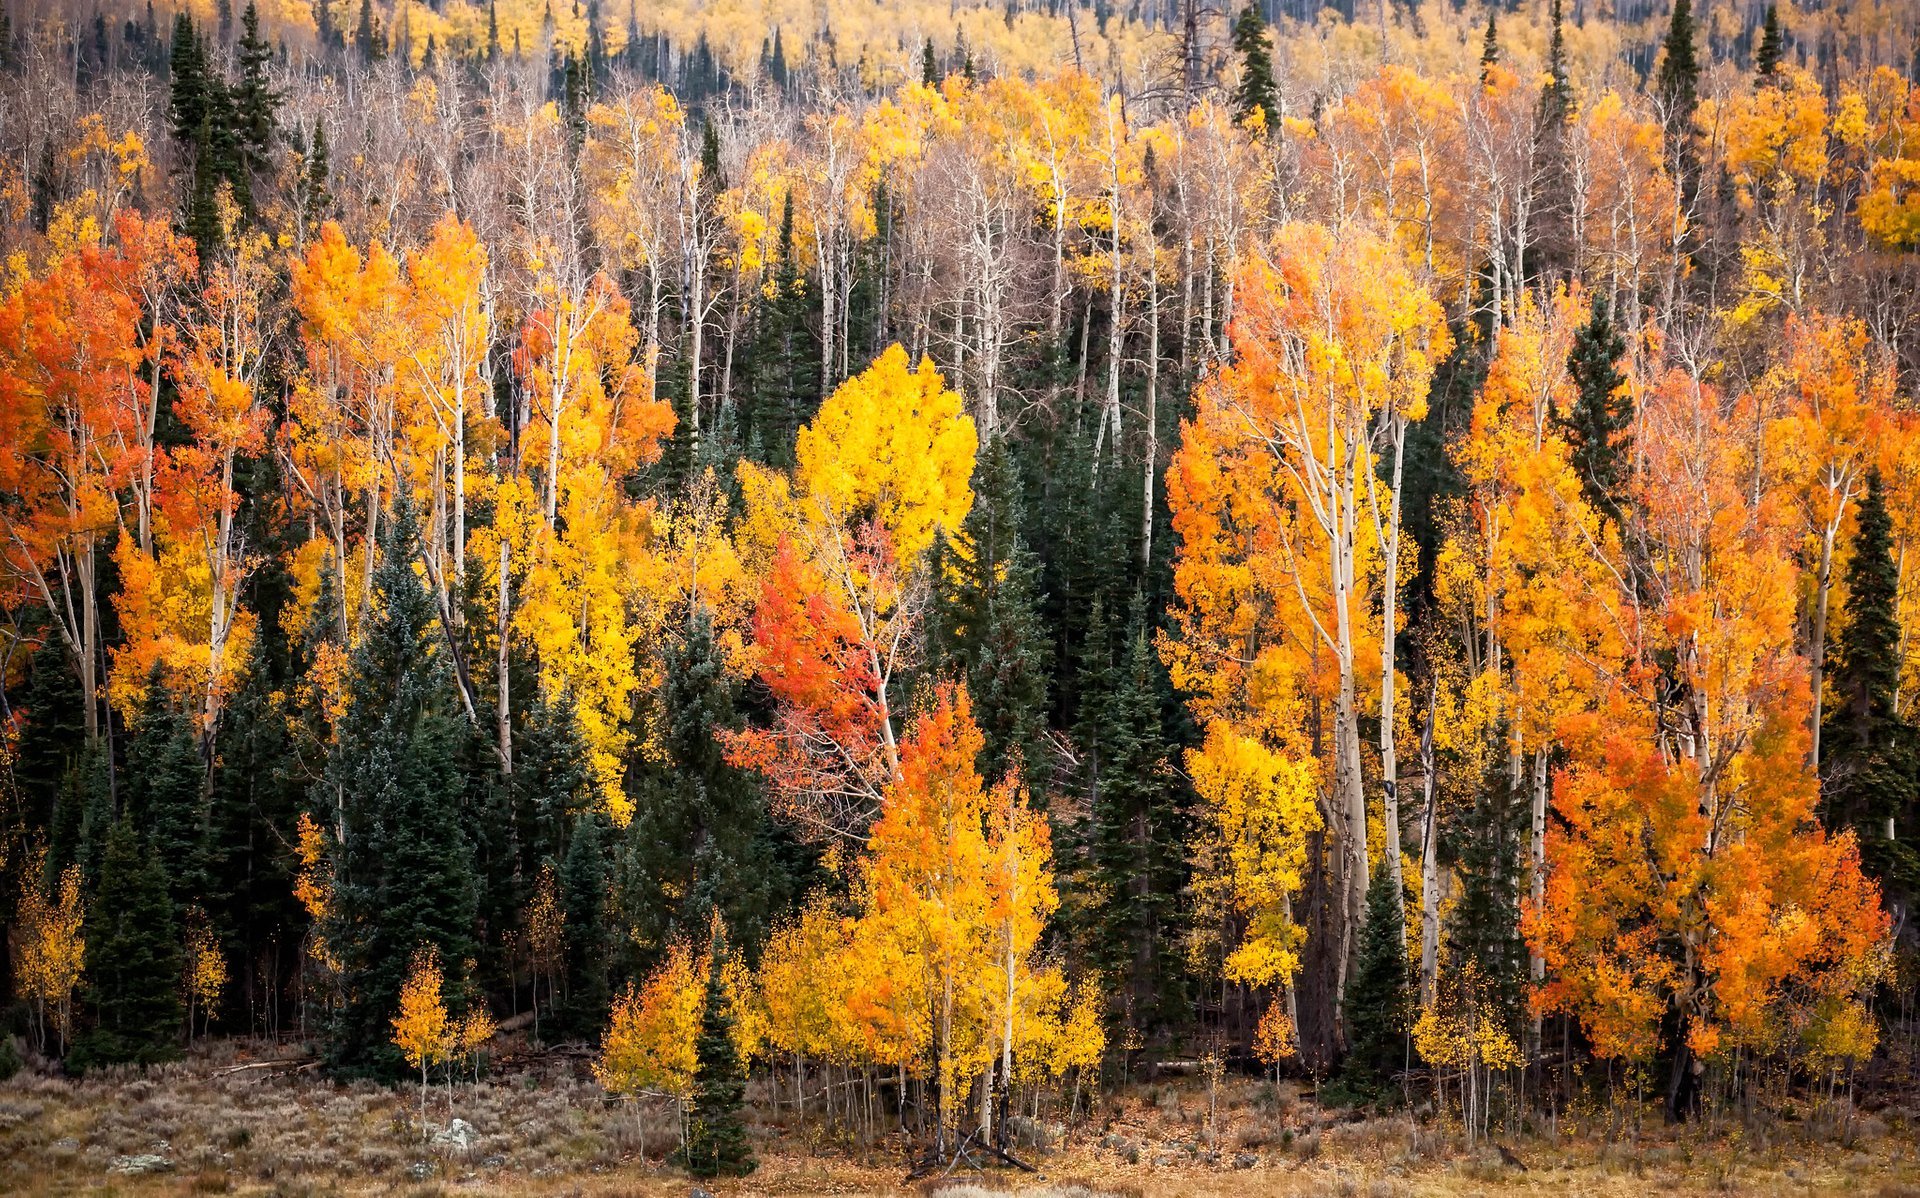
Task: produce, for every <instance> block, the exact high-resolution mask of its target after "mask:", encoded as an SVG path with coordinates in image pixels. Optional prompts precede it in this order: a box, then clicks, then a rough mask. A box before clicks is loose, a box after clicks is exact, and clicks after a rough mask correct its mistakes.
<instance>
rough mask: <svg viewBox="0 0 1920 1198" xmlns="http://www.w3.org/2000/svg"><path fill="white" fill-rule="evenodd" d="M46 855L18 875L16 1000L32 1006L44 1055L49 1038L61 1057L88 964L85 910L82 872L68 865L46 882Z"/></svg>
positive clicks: (34, 858) (41, 852) (35, 857)
mask: <svg viewBox="0 0 1920 1198" xmlns="http://www.w3.org/2000/svg"><path fill="white" fill-rule="evenodd" d="M46 859H47V856H46V850H45V849H41V850H39V851H38V852H36V853H35V854H34V855H33V856H32V857H31V858H29V859H28V861H27V867H26V868H25V869H24V870H22V871H21V884H20V905H19V907H18V908H17V909H16V911H15V914H14V932H13V936H12V938H11V939H12V942H13V971H14V979H15V985H16V986H17V987H18V989H19V992H20V997H22V998H24V999H26V1000H27V1001H28V1002H29V1003H31V1004H33V1019H34V1032H35V1039H36V1041H37V1042H38V1044H39V1047H40V1049H41V1050H42V1051H43V1052H44V1051H45V1050H46V1048H47V1038H48V1036H47V1034H48V1032H49V1031H51V1032H52V1033H53V1034H54V1036H55V1037H56V1038H57V1041H56V1042H57V1043H58V1045H59V1049H60V1051H61V1052H63V1053H64V1052H65V1051H66V1044H67V1039H68V1037H70V1036H71V1035H72V1034H73V992H74V988H75V987H76V986H78V985H79V983H80V973H81V967H82V965H83V963H84V962H85V960H86V949H87V945H86V941H85V939H84V938H83V937H82V935H81V932H82V929H83V928H84V927H85V925H86V914H87V913H86V905H85V903H84V901H83V900H82V898H81V894H80V882H81V876H80V867H79V866H78V865H69V866H67V868H66V869H64V870H62V871H61V873H60V876H59V878H58V879H57V880H52V881H48V880H46Z"/></svg>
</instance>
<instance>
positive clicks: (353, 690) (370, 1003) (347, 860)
mask: <svg viewBox="0 0 1920 1198" xmlns="http://www.w3.org/2000/svg"><path fill="white" fill-rule="evenodd" d="M417 538H418V531H417V527H416V525H415V522H414V517H413V510H412V506H411V504H410V503H409V502H408V500H407V498H406V494H405V492H404V491H403V492H402V493H401V495H400V498H399V499H398V501H397V502H396V503H395V505H394V511H393V514H392V516H391V518H390V519H389V521H388V523H387V526H386V528H385V529H384V530H383V535H382V537H381V541H380V561H379V565H378V568H377V569H376V571H375V574H374V594H373V597H372V599H371V607H370V612H369V615H368V617H367V621H366V630H365V632H364V634H363V636H362V639H361V641H360V644H359V645H358V646H356V647H355V649H354V653H353V664H352V669H351V671H350V673H349V677H348V685H347V706H346V712H345V714H344V715H343V716H342V717H341V719H340V721H339V728H338V736H337V740H336V743H335V744H334V746H333V751H332V753H331V754H330V756H329V758H328V762H327V777H326V780H325V782H324V783H323V784H322V785H321V787H320V788H319V789H318V792H317V793H316V794H315V796H314V801H315V803H316V805H326V806H331V805H332V804H334V803H336V802H337V803H338V804H339V805H340V809H339V810H338V812H337V813H336V819H337V827H338V828H339V839H338V843H337V844H336V845H335V846H334V874H333V886H334V902H333V906H332V910H331V911H330V912H329V914H328V924H327V927H326V928H325V935H326V938H327V942H328V943H329V944H332V945H334V946H336V951H337V952H338V955H339V957H340V963H341V973H342V978H341V980H342V983H343V986H342V989H343V992H344V994H345V1002H344V1003H343V1004H342V1006H341V1008H340V1010H339V1011H338V1013H337V1015H336V1018H335V1020H334V1024H333V1027H332V1034H331V1036H330V1038H329V1044H328V1053H327V1055H328V1058H329V1060H330V1062H331V1063H332V1064H333V1066H334V1067H336V1068H338V1069H343V1070H347V1071H354V1072H376V1073H393V1072H396V1071H397V1068H398V1065H399V1058H398V1055H397V1053H396V1051H395V1050H394V1049H393V1047H392V1045H391V1044H390V1043H389V1038H388V1032H389V1030H390V1029H389V1026H388V1022H387V1021H388V1020H389V1019H390V1018H391V1017H392V1015H393V1013H394V1011H395V1009H396V1006H397V1003H398V1000H399V994H400V986H401V982H402V981H403V980H404V978H405V976H406V972H407V967H408V963H409V961H410V959H411V957H412V955H413V953H414V951H415V950H416V949H418V948H420V947H421V946H423V945H426V946H431V947H433V948H436V949H438V950H439V953H440V959H441V960H442V961H445V962H447V963H448V966H449V968H450V969H454V970H457V969H458V968H459V965H460V963H461V962H463V961H465V960H467V959H468V957H469V956H470V955H471V953H472V949H473V941H472V931H473V924H474V907H475V895H474V878H473V866H472V857H471V849H470V848H469V846H468V844H467V840H466V838H465V836H464V835H463V834H462V831H461V826H460V807H461V799H462V790H463V784H464V777H463V772H462V769H461V763H460V753H461V748H462V745H463V742H464V740H465V739H466V737H465V734H464V724H463V721H462V719H461V717H460V716H459V715H458V714H457V713H456V712H455V711H454V708H453V685H454V684H453V680H452V678H451V676H450V673H449V669H448V666H447V661H446V655H445V652H444V651H443V647H442V646H441V644H440V638H439V634H438V633H437V632H436V631H435V630H434V627H433V620H434V608H433V601H432V599H431V598H429V596H428V595H427V592H426V588H425V587H424V586H423V585H422V584H421V581H420V578H419V576H418V575H417V574H415V573H414V570H413V562H414V559H415V558H416V557H417V556H418V545H417ZM456 989H457V987H456Z"/></svg>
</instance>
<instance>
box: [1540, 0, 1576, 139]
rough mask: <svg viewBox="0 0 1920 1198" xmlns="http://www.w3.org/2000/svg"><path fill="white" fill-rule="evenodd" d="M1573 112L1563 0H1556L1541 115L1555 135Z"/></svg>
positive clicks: (1541, 100)
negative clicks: (1562, 7)
mask: <svg viewBox="0 0 1920 1198" xmlns="http://www.w3.org/2000/svg"><path fill="white" fill-rule="evenodd" d="M1572 114H1573V80H1572V78H1571V77H1570V76H1569V75H1568V73H1567V35H1566V28H1565V25H1564V21H1563V19H1562V16H1561V10H1560V0H1553V39H1552V41H1551V42H1550V43H1549V45H1548V47H1547V82H1546V84H1545V86H1544V87H1543V88H1542V89H1541V94H1540V119H1541V124H1542V126H1543V127H1544V128H1546V129H1549V130H1551V131H1553V133H1554V134H1555V135H1556V137H1557V136H1558V135H1560V134H1561V133H1562V132H1563V128H1564V126H1565V125H1566V123H1567V118H1568V117H1569V116H1571V115H1572Z"/></svg>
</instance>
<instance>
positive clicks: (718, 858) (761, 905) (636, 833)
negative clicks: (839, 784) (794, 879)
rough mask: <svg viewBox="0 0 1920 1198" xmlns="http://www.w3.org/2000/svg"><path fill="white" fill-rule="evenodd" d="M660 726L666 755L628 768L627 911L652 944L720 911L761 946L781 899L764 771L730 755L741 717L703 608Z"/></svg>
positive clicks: (691, 627)
mask: <svg viewBox="0 0 1920 1198" xmlns="http://www.w3.org/2000/svg"><path fill="white" fill-rule="evenodd" d="M662 674H663V677H664V685H663V686H662V687H661V692H660V696H659V711H658V717H657V722H656V725H655V727H656V728H657V730H658V736H659V741H660V748H661V750H662V753H661V759H660V760H658V761H649V762H646V763H643V764H638V765H636V767H635V768H634V769H633V770H632V771H630V778H632V779H633V781H632V782H631V783H630V784H631V785H633V786H634V818H633V822H632V823H631V824H629V825H628V827H627V834H626V844H625V847H624V851H623V853H622V856H623V858H624V860H623V861H622V863H621V878H620V891H621V905H622V908H623V915H624V917H625V919H626V920H627V921H628V926H631V927H633V928H634V929H635V931H636V932H637V933H638V935H639V938H640V939H641V940H642V941H643V942H644V943H647V944H654V945H660V944H665V943H666V942H667V941H668V940H669V939H671V938H672V937H673V936H674V935H675V934H676V933H682V934H693V935H697V934H698V933H699V930H700V929H701V928H702V927H703V926H704V925H705V922H706V921H707V919H708V918H709V917H710V915H711V913H712V912H713V911H714V910H716V909H717V910H718V911H719V912H720V913H721V915H722V916H723V917H724V918H725V919H726V921H727V923H728V925H729V926H730V927H732V928H733V929H734V930H735V935H736V937H737V938H738V939H739V940H740V942H741V943H743V944H757V943H759V941H760V939H761V937H762V936H763V934H764V932H765V929H766V926H767V920H768V917H769V915H770V913H771V911H772V909H773V908H774V907H775V906H776V905H777V903H778V900H780V898H781V897H782V896H781V895H780V894H779V893H778V891H779V889H780V886H779V882H780V879H779V877H778V876H777V875H778V872H779V871H776V870H775V869H773V868H772V849H773V845H772V829H771V828H770V826H769V822H768V812H767V799H766V793H765V791H764V789H763V788H762V785H761V783H760V780H759V779H758V777H757V776H755V775H753V774H751V773H749V772H747V771H745V770H741V769H739V768H737V767H735V766H734V765H733V764H732V763H730V762H729V761H728V760H727V757H726V749H725V746H724V745H723V744H722V743H721V741H720V739H719V736H720V734H721V733H723V732H726V731H731V730H734V729H738V728H740V727H742V726H743V721H742V719H741V716H740V714H739V711H738V708H737V706H736V704H737V700H738V696H739V683H738V681H736V680H735V679H734V678H732V677H730V676H729V675H728V673H727V671H726V668H725V663H724V661H723V659H722V657H721V655H720V651H719V647H718V646H717V645H715V643H714V639H713V627H712V621H711V619H710V617H709V616H708V615H707V613H706V612H705V611H695V612H694V614H693V615H692V617H691V619H690V621H689V623H688V626H687V629H686V632H685V635H684V636H683V638H682V639H681V641H680V643H679V644H677V645H676V646H674V647H673V648H672V650H671V651H670V652H669V653H668V654H667V659H666V662H665V666H664V669H663V671H662Z"/></svg>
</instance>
